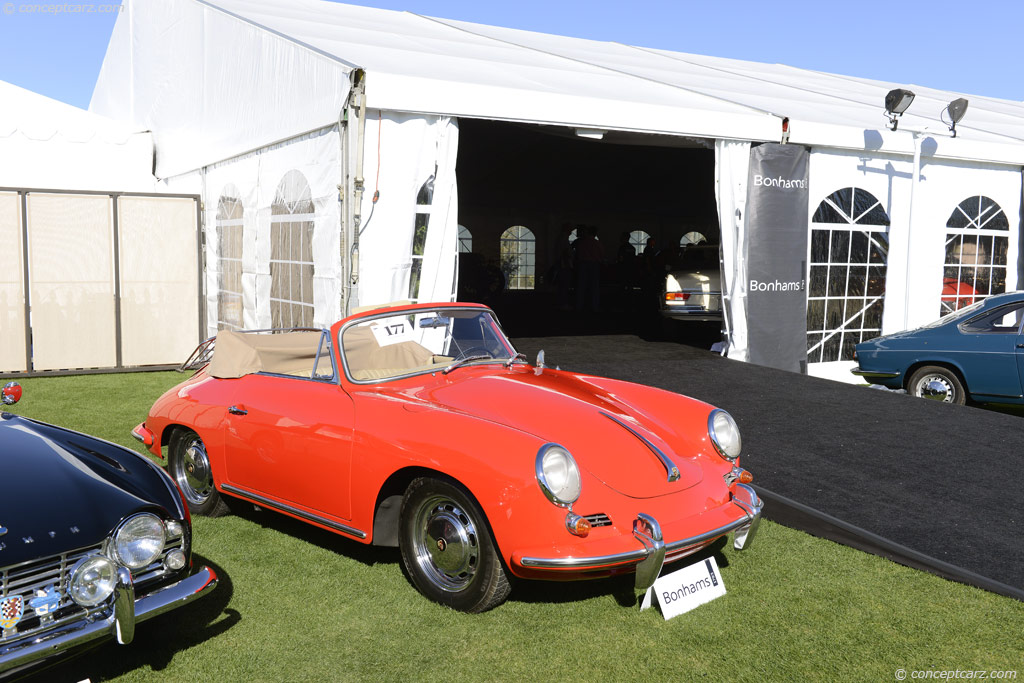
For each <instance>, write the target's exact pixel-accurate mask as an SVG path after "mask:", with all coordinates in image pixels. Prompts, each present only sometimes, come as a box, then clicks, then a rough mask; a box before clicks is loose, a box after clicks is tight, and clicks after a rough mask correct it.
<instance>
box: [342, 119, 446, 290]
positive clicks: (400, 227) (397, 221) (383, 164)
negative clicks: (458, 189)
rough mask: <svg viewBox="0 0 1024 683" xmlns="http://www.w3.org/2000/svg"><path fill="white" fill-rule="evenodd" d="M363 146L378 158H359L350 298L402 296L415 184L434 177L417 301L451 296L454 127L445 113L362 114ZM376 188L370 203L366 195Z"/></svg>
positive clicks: (408, 264) (414, 210)
mask: <svg viewBox="0 0 1024 683" xmlns="http://www.w3.org/2000/svg"><path fill="white" fill-rule="evenodd" d="M366 140H367V148H371V149H372V148H376V147H377V145H378V144H379V149H380V158H379V164H378V158H377V157H376V155H369V154H368V155H367V158H366V160H365V162H364V164H365V165H364V171H363V173H364V177H365V178H366V179H367V182H366V192H364V194H363V207H362V216H363V225H362V227H361V232H360V236H359V294H358V297H359V299H358V303H353V305H354V306H355V305H359V306H367V305H373V304H381V303H387V302H390V301H399V300H404V299H408V298H409V297H410V291H409V278H410V271H411V267H412V251H413V236H414V233H415V221H414V216H415V215H416V213H417V201H416V200H417V196H418V195H419V193H420V189H421V188H422V187H423V184H424V183H425V182H427V181H428V180H429V179H430V177H431V176H433V177H434V181H433V185H434V190H433V207H432V213H431V216H430V222H429V226H428V231H427V242H426V249H425V252H424V259H423V263H424V265H423V268H424V269H425V270H424V272H423V273H422V278H421V289H420V292H419V296H418V297H417V298H418V299H419V300H420V301H432V300H435V301H450V300H451V299H452V297H453V292H452V289H453V286H454V271H455V256H456V236H457V231H458V215H457V196H456V193H455V157H456V152H457V149H458V127H457V125H456V123H455V122H454V121H453V120H452V119H450V118H448V117H435V116H418V115H412V114H398V113H393V112H384V113H382V112H379V111H372V110H371V111H370V112H369V114H368V116H367V120H366ZM376 191H379V192H380V198H379V200H378V201H377V202H376V204H374V202H373V195H374V193H375V192H376Z"/></svg>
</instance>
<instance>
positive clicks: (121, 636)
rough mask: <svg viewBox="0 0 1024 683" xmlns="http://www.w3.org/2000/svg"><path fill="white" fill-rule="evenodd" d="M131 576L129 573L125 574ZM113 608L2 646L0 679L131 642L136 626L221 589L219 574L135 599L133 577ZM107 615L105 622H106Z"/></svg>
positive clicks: (202, 573) (204, 572)
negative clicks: (85, 650)
mask: <svg viewBox="0 0 1024 683" xmlns="http://www.w3.org/2000/svg"><path fill="white" fill-rule="evenodd" d="M125 573H127V572H125ZM119 584H120V585H119V586H118V590H116V591H115V593H114V596H115V597H114V601H113V604H112V605H111V606H110V607H109V608H108V609H107V610H105V611H103V612H102V613H100V614H99V615H95V616H93V617H83V618H82V619H79V620H76V621H73V622H70V623H66V624H61V625H59V626H57V627H55V628H53V629H52V630H49V631H44V632H42V633H34V634H32V635H28V636H26V637H24V638H22V639H20V640H19V639H15V640H13V641H11V642H2V643H0V677H3V676H4V675H5V674H8V673H13V670H14V669H20V668H24V667H27V666H29V665H31V664H33V663H36V662H39V661H40V660H43V659H46V658H48V657H51V656H54V655H57V654H60V653H61V652H64V651H66V650H70V649H72V648H77V647H79V646H81V645H86V644H88V643H91V642H94V641H97V640H100V639H105V638H116V639H117V640H118V642H120V643H122V644H126V643H129V642H131V640H132V636H133V635H134V633H135V624H137V623H139V622H140V621H145V620H146V619H151V618H153V617H155V616H158V615H160V614H163V613H164V612H168V611H170V610H172V609H175V608H176V607H181V606H182V605H185V604H187V603H189V602H192V601H193V600H195V599H196V598H199V597H202V596H203V595H206V594H207V593H209V592H210V591H212V590H213V589H214V588H215V587H216V586H217V574H216V573H215V572H214V571H213V570H212V569H210V568H209V567H201V568H200V569H199V571H197V572H196V573H195V574H192V575H191V576H189V577H187V578H184V579H182V580H180V581H178V582H177V583H172V584H170V585H169V586H162V587H160V588H158V589H156V590H154V591H152V592H150V593H147V594H145V595H143V596H141V597H138V598H136V597H135V590H134V587H133V586H132V585H131V579H130V575H129V577H128V579H127V580H122V581H120V582H119ZM104 615H105V618H104Z"/></svg>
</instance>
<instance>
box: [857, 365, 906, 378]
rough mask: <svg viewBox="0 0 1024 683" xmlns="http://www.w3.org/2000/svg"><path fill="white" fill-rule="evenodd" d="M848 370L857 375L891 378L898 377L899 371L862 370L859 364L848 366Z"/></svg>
mask: <svg viewBox="0 0 1024 683" xmlns="http://www.w3.org/2000/svg"><path fill="white" fill-rule="evenodd" d="M850 372H852V373H853V374H855V375H857V376H858V377H881V378H886V379H888V378H892V377H899V376H900V373H899V372H887V371H883V370H863V369H861V367H860V366H857V367H855V368H850Z"/></svg>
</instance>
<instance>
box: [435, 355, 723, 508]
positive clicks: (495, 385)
mask: <svg viewBox="0 0 1024 683" xmlns="http://www.w3.org/2000/svg"><path fill="white" fill-rule="evenodd" d="M460 372H461V373H464V375H463V377H461V378H460V377H458V376H457V374H456V373H460ZM448 377H449V378H451V379H450V380H449V381H445V382H443V383H440V384H438V385H434V386H432V387H426V388H424V390H423V391H422V392H419V393H418V394H417V395H416V396H415V397H416V398H417V399H419V400H422V401H425V402H428V403H430V404H432V405H433V406H434V407H437V408H443V409H448V410H455V411H458V412H462V413H466V414H470V415H473V416H475V417H477V418H480V419H485V420H489V421H492V422H496V423H500V424H502V425H505V426H507V427H511V428H514V429H518V430H520V431H524V432H528V433H530V434H532V435H534V436H536V437H537V438H538V439H540V440H542V441H544V442H555V443H558V444H560V445H562V446H564V447H566V448H567V449H569V452H570V453H572V455H573V458H574V459H575V460H576V462H577V463H578V464H579V466H580V467H581V468H583V469H585V470H587V471H588V472H590V473H591V474H592V475H594V476H595V477H596V478H598V479H600V480H601V481H602V482H604V484H605V485H607V486H609V487H610V488H612V489H614V490H616V491H618V492H620V493H622V494H623V495H627V496H631V497H635V498H649V497H654V496H660V495H666V494H670V493H677V492H679V491H681V490H684V489H686V488H689V487H691V486H695V485H697V484H698V483H700V482H701V480H702V479H703V468H702V467H701V465H700V462H699V460H698V453H699V452H700V450H701V449H700V446H699V444H697V443H695V442H694V440H693V437H692V436H690V435H686V434H682V433H680V432H679V431H677V429H676V428H675V427H674V426H673V424H672V422H676V424H678V421H677V420H674V421H669V420H668V419H664V416H663V415H656V414H652V413H651V412H647V411H642V410H639V409H637V408H635V407H633V406H632V405H627V402H626V401H623V400H622V399H620V398H619V397H618V396H616V395H615V394H614V393H612V392H609V391H605V390H603V389H602V388H600V387H599V386H598V385H597V384H596V383H593V382H591V381H588V380H587V378H586V377H585V376H579V375H572V374H569V373H563V372H551V371H545V372H543V373H542V374H540V375H537V374H535V373H534V372H531V371H526V372H524V371H522V370H521V369H516V370H512V371H509V372H505V373H494V372H493V371H488V370H487V369H486V366H485V368H483V369H482V368H460V369H458V370H455V371H454V372H453V373H452V374H451V375H449V376H448ZM635 389H636V391H641V392H642V391H644V389H643V388H641V387H636V388H635ZM680 398H682V397H680ZM683 400H685V399H683ZM695 404H697V403H696V402H695ZM697 405H703V404H697ZM668 412H669V411H668V410H666V411H665V413H668ZM703 436H706V435H700V437H703ZM700 437H698V438H700ZM655 451H660V452H661V453H662V454H663V455H664V456H665V457H666V458H667V459H668V460H670V461H671V463H670V464H671V465H674V466H675V467H676V468H677V469H678V471H679V477H678V479H677V480H675V481H672V482H670V481H668V478H669V475H668V468H667V466H666V465H665V464H664V463H663V462H662V460H661V459H660V458H659V457H658V455H657V454H656V452H655ZM530 455H531V456H533V455H535V454H533V453H531V454H530Z"/></svg>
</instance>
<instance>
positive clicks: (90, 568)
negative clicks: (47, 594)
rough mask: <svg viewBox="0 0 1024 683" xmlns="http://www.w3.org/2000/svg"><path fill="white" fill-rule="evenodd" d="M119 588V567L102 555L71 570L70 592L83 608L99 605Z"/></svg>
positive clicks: (87, 560)
mask: <svg viewBox="0 0 1024 683" xmlns="http://www.w3.org/2000/svg"><path fill="white" fill-rule="evenodd" d="M116 587H117V565H115V564H114V563H113V562H111V561H110V560H109V559H107V558H106V557H103V556H102V555H95V556H93V557H87V558H85V559H84V560H82V561H81V562H79V563H78V564H76V565H75V567H74V569H72V570H71V581H70V583H69V585H68V592H69V593H70V594H71V599H72V600H74V601H75V602H77V603H78V604H79V605H81V606H82V607H92V606H94V605H98V604H100V603H101V602H103V601H104V600H106V599H107V598H109V597H110V594H111V593H113V592H114V588H116Z"/></svg>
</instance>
